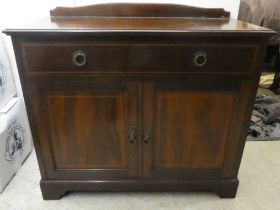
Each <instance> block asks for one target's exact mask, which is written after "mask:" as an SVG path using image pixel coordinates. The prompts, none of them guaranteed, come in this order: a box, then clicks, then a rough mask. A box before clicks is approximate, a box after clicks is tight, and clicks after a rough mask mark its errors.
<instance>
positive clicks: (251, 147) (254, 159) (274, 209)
mask: <svg viewBox="0 0 280 210" xmlns="http://www.w3.org/2000/svg"><path fill="white" fill-rule="evenodd" d="M39 179H40V174H39V171H38V166H37V162H36V156H35V153H34V152H33V153H32V154H31V156H30V157H29V158H28V160H27V162H26V163H25V164H24V166H23V167H22V169H21V170H20V172H19V173H18V174H17V175H16V176H15V177H14V179H13V180H12V181H11V183H10V184H9V185H8V187H7V188H6V190H5V191H4V193H3V194H2V195H0V210H10V209H14V210H45V209H46V210H47V209H59V210H64V209H65V210H66V209H67V210H72V209H73V210H79V209H92V210H94V209H103V210H109V209H120V210H125V209H129V210H132V209H133V210H136V209H141V210H146V209H152V210H158V209H172V210H176V209H180V210H181V209H184V210H198V209H199V210H204V209H205V210H211V209H215V210H279V209H280V141H273V142H255V141H254V142H247V143H246V148H245V152H244V156H243V160H242V164H241V169H240V173H239V179H240V185H239V189H238V193H237V196H236V198H235V199H220V198H218V197H217V196H216V195H215V194H212V193H199V192H182V193H167V192H165V193H164V192H163V193H160V192H157V193H71V194H69V195H67V196H64V197H63V198H62V199H61V200H60V201H43V200H42V197H41V192H40V188H39V185H38V183H39Z"/></svg>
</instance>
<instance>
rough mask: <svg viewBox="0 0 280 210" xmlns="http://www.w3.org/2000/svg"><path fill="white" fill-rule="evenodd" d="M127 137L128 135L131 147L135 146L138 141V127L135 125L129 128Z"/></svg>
mask: <svg viewBox="0 0 280 210" xmlns="http://www.w3.org/2000/svg"><path fill="white" fill-rule="evenodd" d="M127 135H128V143H129V144H130V146H134V145H135V144H136V139H137V135H136V126H134V125H130V126H128V133H127Z"/></svg>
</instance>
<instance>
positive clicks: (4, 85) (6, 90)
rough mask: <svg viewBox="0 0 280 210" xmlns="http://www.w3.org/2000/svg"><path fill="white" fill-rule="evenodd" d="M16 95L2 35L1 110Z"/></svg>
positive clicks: (0, 49) (0, 66) (0, 46)
mask: <svg viewBox="0 0 280 210" xmlns="http://www.w3.org/2000/svg"><path fill="white" fill-rule="evenodd" d="M15 95H16V87H15V84H14V80H13V76H12V69H11V65H10V60H9V57H8V55H7V51H6V46H5V44H4V40H3V37H2V35H0V109H1V108H2V107H3V106H5V105H6V104H7V103H8V102H9V100H10V99H11V98H13V97H14V96H15Z"/></svg>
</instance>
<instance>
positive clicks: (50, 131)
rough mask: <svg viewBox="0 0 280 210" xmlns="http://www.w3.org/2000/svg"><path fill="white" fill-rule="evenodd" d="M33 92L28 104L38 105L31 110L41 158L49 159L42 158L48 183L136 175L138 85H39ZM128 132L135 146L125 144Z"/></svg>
mask: <svg viewBox="0 0 280 210" xmlns="http://www.w3.org/2000/svg"><path fill="white" fill-rule="evenodd" d="M106 84H107V85H106ZM31 86H32V88H31V89H32V92H31V94H30V100H31V102H32V103H39V106H34V118H35V119H34V120H35V121H37V122H38V123H37V125H38V132H41V134H40V135H38V136H40V139H38V141H40V145H41V147H42V148H41V149H42V150H45V151H46V150H48V151H46V153H45V154H52V156H51V157H48V156H47V155H43V158H44V161H45V163H46V166H47V167H48V168H49V169H48V170H47V171H49V174H48V176H49V178H57V179H59V178H65V177H68V178H69V179H83V178H93V179H95V178H99V177H100V178H106V177H107V178H118V177H136V176H137V175H138V170H137V164H138V155H137V152H138V147H139V144H138V143H137V109H138V105H137V104H138V98H137V94H138V84H137V83H134V82H126V81H101V80H99V81H93V82H88V81H85V82H82V83H79V82H75V83H71V81H60V82H59V83H50V82H49V81H40V82H39V83H32V85H31ZM38 107H40V109H38ZM130 126H133V127H134V128H135V129H134V131H133V132H135V133H134V134H133V136H134V137H135V142H134V144H131V142H130V141H129V139H128V133H129V132H128V127H130ZM43 153H44V152H43Z"/></svg>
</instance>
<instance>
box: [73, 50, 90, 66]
mask: <svg viewBox="0 0 280 210" xmlns="http://www.w3.org/2000/svg"><path fill="white" fill-rule="evenodd" d="M72 62H73V64H74V65H75V66H79V67H81V66H85V65H86V63H87V55H86V54H85V53H84V52H83V51H81V50H78V51H76V52H74V53H73V54H72Z"/></svg>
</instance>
